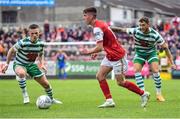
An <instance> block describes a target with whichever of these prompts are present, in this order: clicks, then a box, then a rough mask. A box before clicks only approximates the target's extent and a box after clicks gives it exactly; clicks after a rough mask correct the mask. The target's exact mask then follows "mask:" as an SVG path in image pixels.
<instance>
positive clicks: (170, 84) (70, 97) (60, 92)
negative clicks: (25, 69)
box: [0, 80, 180, 118]
mask: <svg viewBox="0 0 180 119" xmlns="http://www.w3.org/2000/svg"><path fill="white" fill-rule="evenodd" d="M49 81H50V83H51V85H52V87H53V90H54V96H55V98H57V99H60V100H61V101H63V103H64V104H62V105H52V106H51V107H50V109H46V110H40V109H38V108H37V107H36V105H35V102H36V99H37V97H38V96H40V95H43V94H45V93H44V90H43V88H41V86H40V85H39V84H37V83H36V82H35V81H33V80H27V88H28V92H29V95H30V101H31V102H30V104H27V105H24V104H23V103H22V95H21V92H20V88H19V86H18V83H17V81H16V80H0V118H180V80H169V81H163V82H162V84H163V94H164V96H165V97H166V101H165V102H161V103H160V102H157V101H156V98H155V88H154V82H153V81H152V80H146V81H145V85H146V89H147V90H148V91H149V92H150V93H151V98H150V100H149V103H148V106H147V108H146V110H144V109H143V108H141V107H140V97H139V96H138V95H136V94H134V93H132V92H130V91H128V90H126V89H123V88H122V87H118V86H117V85H116V82H115V81H112V80H108V83H109V86H110V89H111V93H112V96H113V98H114V101H115V103H116V107H115V108H104V109H99V108H97V106H98V105H100V104H102V103H103V102H104V98H103V95H102V92H101V90H100V88H99V84H98V82H97V81H96V80H49ZM131 81H134V80H131Z"/></svg>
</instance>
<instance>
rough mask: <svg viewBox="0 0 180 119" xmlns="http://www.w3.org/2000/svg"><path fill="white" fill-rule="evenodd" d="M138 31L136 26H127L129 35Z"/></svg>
mask: <svg viewBox="0 0 180 119" xmlns="http://www.w3.org/2000/svg"><path fill="white" fill-rule="evenodd" d="M135 32H136V28H127V29H126V33H127V34H129V35H134V34H135Z"/></svg>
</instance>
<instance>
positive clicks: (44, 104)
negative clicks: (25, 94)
mask: <svg viewBox="0 0 180 119" xmlns="http://www.w3.org/2000/svg"><path fill="white" fill-rule="evenodd" d="M51 104H52V103H51V99H50V98H49V97H48V96H47V95H41V96H39V97H38V98H37V101H36V106H37V107H38V108H39V109H48V108H49V107H50V106H51Z"/></svg>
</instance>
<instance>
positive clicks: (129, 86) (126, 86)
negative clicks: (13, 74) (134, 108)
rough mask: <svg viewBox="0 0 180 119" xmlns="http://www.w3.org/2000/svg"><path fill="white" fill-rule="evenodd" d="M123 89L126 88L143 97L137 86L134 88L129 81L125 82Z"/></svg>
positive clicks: (142, 92)
mask: <svg viewBox="0 0 180 119" xmlns="http://www.w3.org/2000/svg"><path fill="white" fill-rule="evenodd" d="M123 87H125V88H127V89H128V90H130V91H132V92H134V93H136V94H139V95H143V94H144V91H143V90H141V89H140V88H139V87H138V86H136V85H135V84H134V83H132V82H130V81H125V83H124V85H123Z"/></svg>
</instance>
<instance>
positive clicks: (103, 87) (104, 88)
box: [99, 79, 112, 99]
mask: <svg viewBox="0 0 180 119" xmlns="http://www.w3.org/2000/svg"><path fill="white" fill-rule="evenodd" d="M99 85H100V87H101V90H102V92H103V94H104V96H105V97H106V99H109V98H112V96H111V93H110V90H109V86H108V83H107V81H106V80H105V79H104V80H101V81H99Z"/></svg>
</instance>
